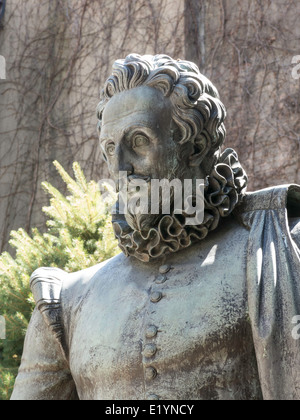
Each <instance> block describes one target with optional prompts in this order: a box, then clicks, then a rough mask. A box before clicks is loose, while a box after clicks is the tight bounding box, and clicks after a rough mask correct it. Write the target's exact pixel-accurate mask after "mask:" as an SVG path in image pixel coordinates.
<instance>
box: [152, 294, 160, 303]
mask: <svg viewBox="0 0 300 420" xmlns="http://www.w3.org/2000/svg"><path fill="white" fill-rule="evenodd" d="M161 298H162V293H161V292H152V293H151V296H150V300H151V302H153V303H157V302H159V301H160V300H161Z"/></svg>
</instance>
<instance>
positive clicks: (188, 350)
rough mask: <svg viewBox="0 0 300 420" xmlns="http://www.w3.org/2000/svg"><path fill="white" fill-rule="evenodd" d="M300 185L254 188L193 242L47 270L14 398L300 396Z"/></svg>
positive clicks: (39, 279) (37, 289) (38, 274)
mask: <svg viewBox="0 0 300 420" xmlns="http://www.w3.org/2000/svg"><path fill="white" fill-rule="evenodd" d="M299 221H300V187H298V186H296V185H287V186H279V187H275V188H268V189H264V190H261V191H257V192H255V193H247V194H246V195H245V198H244V200H243V202H242V204H241V205H240V206H239V207H238V208H237V209H236V211H235V214H234V215H232V216H230V217H228V218H225V219H223V220H222V223H221V224H220V226H219V227H218V229H216V230H215V231H214V232H211V233H210V234H209V235H208V236H207V237H206V238H205V239H204V240H202V241H199V242H197V243H195V244H194V245H193V246H191V247H189V248H187V249H185V250H182V251H180V252H177V253H174V254H172V255H168V256H164V257H163V258H160V259H157V260H154V261H151V262H150V263H143V262H140V261H138V260H137V259H135V258H133V257H129V258H126V257H125V256H124V255H123V254H120V255H118V256H116V257H114V258H112V259H110V260H108V261H105V262H103V263H101V264H99V265H97V266H95V267H91V268H88V269H86V270H82V271H79V272H76V273H66V272H64V271H62V270H59V269H55V268H40V269H38V270H36V271H35V272H34V273H33V275H32V277H31V288H32V291H33V295H34V298H35V301H36V309H35V310H34V313H33V315H32V318H31V321H30V324H29V327H28V330H27V334H26V339H25V345H24V352H23V357H22V362H21V366H20V369H19V373H18V377H17V380H16V384H15V388H14V392H13V395H12V399H65V400H72V399H82V400H97V399H101V400H122V399H123V400H130V399H131V400H143V399H150V400H159V399H161V400H169V399H173V400H201V399H236V400H238V399H242V400H245V399H299V398H300V386H299V385H300V368H299V366H300V342H299V341H300V340H296V339H295V338H293V335H292V329H293V326H294V325H293V319H294V317H295V316H297V315H300V293H299V292H300V290H299V289H300V251H299V247H300V223H299Z"/></svg>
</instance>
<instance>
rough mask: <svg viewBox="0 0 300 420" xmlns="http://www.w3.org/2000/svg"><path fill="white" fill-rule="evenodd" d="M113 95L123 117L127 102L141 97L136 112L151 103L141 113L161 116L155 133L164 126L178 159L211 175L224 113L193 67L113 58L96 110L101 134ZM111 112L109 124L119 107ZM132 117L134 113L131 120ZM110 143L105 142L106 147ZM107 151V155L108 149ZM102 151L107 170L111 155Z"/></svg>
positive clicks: (167, 60) (161, 59)
mask: <svg viewBox="0 0 300 420" xmlns="http://www.w3.org/2000/svg"><path fill="white" fill-rule="evenodd" d="M142 87H143V89H141V88H142ZM146 87H147V88H148V89H147V88H146ZM137 88H140V89H137ZM133 89H135V93H133V94H132V95H130V93H129V94H127V95H126V93H125V94H123V95H120V93H122V92H128V91H132V90H133ZM154 90H155V91H154ZM151 91H152V94H151ZM114 96H118V99H116V100H115V101H114V105H115V104H116V103H117V102H119V104H120V103H121V104H120V107H119V108H121V107H123V109H126V113H127V114H129V113H130V111H133V108H132V104H135V103H136V100H137V99H140V103H139V104H137V108H138V107H140V108H141V106H142V104H141V102H142V101H143V100H144V101H151V104H149V109H147V111H145V112H147V113H148V115H149V114H150V113H151V112H154V113H155V112H156V113H157V114H158V115H157V116H156V119H157V117H158V116H161V118H160V120H161V121H160V125H159V130H161V129H162V128H165V126H166V129H167V130H169V134H170V136H171V137H172V141H173V142H174V144H173V149H176V151H177V157H178V158H179V160H180V161H183V160H185V162H184V164H185V165H188V166H189V167H194V168H197V170H199V169H200V168H202V170H203V172H204V173H206V174H208V173H210V172H211V169H212V167H213V165H214V164H215V162H216V161H217V159H218V157H219V154H220V146H221V145H222V143H223V141H224V138H225V126H224V119H225V116H226V110H225V107H224V105H223V103H222V102H221V101H220V99H219V95H218V91H217V89H216V88H215V87H214V85H213V84H212V83H211V82H210V81H209V80H208V79H207V78H206V77H205V76H203V75H202V74H201V73H200V71H199V69H198V67H197V66H196V65H195V64H194V63H191V62H188V61H183V60H173V59H172V58H171V57H168V56H166V55H155V56H150V55H146V56H140V55H137V54H131V55H129V56H127V57H126V58H125V60H117V61H116V62H115V63H114V65H113V72H112V75H111V76H110V77H109V78H108V79H107V81H106V82H105V85H104V88H103V90H102V92H101V101H100V103H99V105H98V109H97V111H98V120H99V122H98V130H99V134H100V135H101V132H102V127H103V123H104V124H105V115H104V113H105V108H106V106H107V104H108V103H109V102H110V100H111V99H112V98H113V97H114ZM153 104H154V105H155V107H153ZM116 111H117V112H115V113H114V115H110V117H109V118H110V119H111V120H113V116H115V117H116V119H118V117H119V116H118V115H117V114H118V111H119V109H118V110H116ZM110 113H111V109H110ZM161 113H162V115H161ZM134 117H136V115H133V116H132V119H134ZM103 119H104V121H103ZM114 122H115V120H114ZM140 141H142V140H141V139H140ZM113 143H114V142H113V141H112V142H110V145H112V144H113ZM109 150H110V153H112V148H111V147H110V149H109ZM103 152H104V157H105V159H106V160H107V161H108V164H109V167H111V165H110V161H111V159H110V156H109V155H110V153H109V152H107V151H105V150H103ZM165 158H166V156H164V159H165ZM165 169H167V168H166V167H165ZM197 170H196V171H195V170H194V171H193V172H197Z"/></svg>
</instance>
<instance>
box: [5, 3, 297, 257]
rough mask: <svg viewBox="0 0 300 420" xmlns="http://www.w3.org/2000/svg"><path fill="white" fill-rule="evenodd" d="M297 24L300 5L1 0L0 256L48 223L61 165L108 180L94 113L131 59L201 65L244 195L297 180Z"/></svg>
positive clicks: (88, 176) (91, 177) (95, 178)
mask: <svg viewBox="0 0 300 420" xmlns="http://www.w3.org/2000/svg"><path fill="white" fill-rule="evenodd" d="M4 8H5V10H4ZM299 18H300V2H299V1H297V0H294V1H293V0H272V1H268V0H6V1H4V0H1V1H0V55H2V56H3V57H4V58H5V60H6V79H5V80H0V252H2V251H3V250H5V249H8V245H7V241H8V239H9V233H10V231H11V230H12V229H17V228H19V227H23V228H25V229H26V230H27V231H30V228H31V227H33V226H37V227H42V226H43V225H44V217H45V216H44V214H43V213H42V211H41V208H42V206H43V205H45V204H47V202H48V198H47V197H46V195H45V194H44V192H43V191H42V189H41V182H42V181H45V180H46V181H49V182H51V183H52V184H53V185H55V186H56V187H60V182H61V178H60V177H59V176H58V175H57V172H56V170H55V168H54V166H53V164H52V162H53V161H54V160H58V161H59V162H60V163H61V164H62V166H63V167H64V168H65V169H66V171H67V172H70V171H71V167H72V163H73V162H74V161H78V162H79V163H80V165H81V167H82V169H83V171H84V173H85V175H86V176H87V178H88V179H94V180H99V179H101V178H103V177H107V176H108V174H107V171H106V167H105V164H104V163H103V162H102V160H101V154H100V150H99V147H98V139H97V133H96V123H97V121H96V115H95V109H96V106H97V103H98V100H99V92H100V88H101V86H102V84H103V82H104V80H105V79H106V78H107V76H108V75H109V74H110V70H111V65H112V63H113V62H114V60H115V59H118V58H124V57H125V56H126V55H127V54H129V53H132V52H135V53H138V54H158V53H163V54H168V55H170V56H172V57H173V58H182V59H187V60H191V61H194V62H195V63H196V64H197V65H198V66H199V68H200V70H201V71H202V73H203V74H205V75H206V76H207V77H208V78H209V79H211V80H212V82H213V83H214V84H215V85H216V87H217V88H218V90H219V92H220V96H221V99H222V101H223V102H224V103H225V105H226V107H227V112H228V117H227V121H226V128H227V140H226V143H225V146H227V147H233V148H235V149H236V150H237V152H238V154H239V158H240V160H241V162H242V164H243V165H244V167H245V169H246V171H247V173H248V175H249V179H250V184H249V190H255V189H259V188H264V187H267V186H271V185H276V184H284V183H293V182H298V183H300V162H299V156H300V154H299V151H300V119H299V116H300V90H299V87H300V78H298V77H297V75H298V73H299V77H300V69H299V72H298V73H297V71H296V64H295V63H296V62H297V58H295V57H296V56H300V42H299V40H300V25H299ZM293 60H294V63H293ZM295 60H296V61H295ZM298 62H300V57H299V61H298ZM293 69H294V72H293ZM295 76H296V77H295Z"/></svg>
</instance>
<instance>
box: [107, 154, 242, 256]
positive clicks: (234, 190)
mask: <svg viewBox="0 0 300 420" xmlns="http://www.w3.org/2000/svg"><path fill="white" fill-rule="evenodd" d="M247 182H248V178H247V175H246V172H245V171H244V169H243V168H242V166H241V164H240V162H239V160H238V156H237V153H236V152H235V151H234V150H233V149H226V150H225V151H224V152H223V153H222V154H221V155H220V157H219V159H218V163H217V164H216V165H215V166H214V168H213V170H212V172H211V174H210V175H208V176H207V177H206V179H205V185H204V219H203V222H202V223H201V224H199V225H196V226H192V225H187V224H186V217H187V215H185V214H180V215H179V214H172V215H165V216H163V217H162V218H161V219H160V221H159V223H158V225H157V226H153V227H152V228H150V229H149V230H148V231H147V232H140V231H138V230H133V229H132V228H130V227H129V225H128V224H127V223H126V221H124V220H114V221H113V228H114V232H115V235H116V237H117V239H118V241H119V247H120V248H121V250H122V251H123V253H124V254H125V255H126V256H134V257H136V258H138V259H139V260H141V261H144V262H148V261H150V260H151V259H154V258H158V257H160V256H162V255H163V254H168V253H172V252H177V251H179V250H180V249H184V248H187V247H189V246H190V245H191V244H193V243H194V242H196V241H198V240H202V239H204V238H205V237H206V236H207V234H208V233H209V232H210V231H212V230H214V229H216V228H217V226H218V224H219V221H220V218H221V217H227V216H229V215H230V214H231V213H232V211H233V210H234V209H235V208H236V206H237V205H238V204H239V203H240V202H241V200H242V197H243V195H244V193H245V191H246V188H247ZM189 217H190V216H189Z"/></svg>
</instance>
